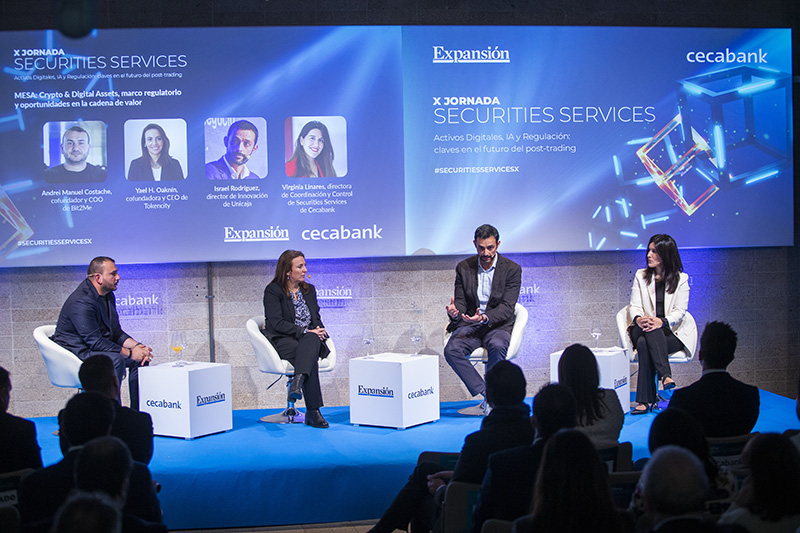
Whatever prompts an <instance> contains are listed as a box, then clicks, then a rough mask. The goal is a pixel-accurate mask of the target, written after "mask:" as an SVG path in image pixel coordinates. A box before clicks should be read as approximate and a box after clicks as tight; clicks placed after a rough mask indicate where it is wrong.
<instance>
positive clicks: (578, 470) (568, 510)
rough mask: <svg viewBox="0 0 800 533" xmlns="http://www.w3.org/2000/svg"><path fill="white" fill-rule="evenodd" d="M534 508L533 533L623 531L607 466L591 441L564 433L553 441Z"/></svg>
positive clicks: (541, 469) (546, 452) (536, 488)
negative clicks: (610, 486) (537, 532)
mask: <svg viewBox="0 0 800 533" xmlns="http://www.w3.org/2000/svg"><path fill="white" fill-rule="evenodd" d="M533 492H534V495H533V502H532V504H531V511H532V512H531V522H532V525H533V528H532V530H533V531H599V532H604V531H609V532H610V531H619V530H620V528H621V520H620V517H619V515H618V514H617V511H616V507H615V506H614V500H613V499H612V497H611V490H610V489H609V487H608V473H607V470H606V465H605V464H604V463H603V461H601V460H600V457H599V456H598V455H597V451H596V450H595V448H594V445H592V442H591V441H590V440H589V437H587V436H586V435H584V434H583V433H581V432H580V431H578V430H574V429H565V430H561V431H559V432H558V433H556V434H555V435H553V436H552V437H550V438H549V439H547V444H546V445H545V447H544V455H543V456H542V462H541V464H540V465H539V471H538V473H537V475H536V484H535V486H534V491H533Z"/></svg>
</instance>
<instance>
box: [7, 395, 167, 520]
mask: <svg viewBox="0 0 800 533" xmlns="http://www.w3.org/2000/svg"><path fill="white" fill-rule="evenodd" d="M113 422H114V406H113V404H112V400H110V399H108V398H107V397H106V396H104V395H102V394H100V393H97V392H85V393H82V394H76V395H75V396H73V397H72V398H71V399H70V400H69V401H68V402H67V405H66V407H65V408H64V410H63V412H62V413H61V430H62V431H63V432H64V434H65V437H66V438H67V441H68V442H69V444H70V447H69V451H68V452H67V455H66V456H64V458H63V459H62V460H61V461H59V462H58V463H56V464H54V465H51V466H48V467H47V468H44V469H42V470H37V471H36V472H33V473H32V474H31V475H29V476H28V477H26V478H25V479H24V480H23V481H22V484H21V486H20V490H19V511H20V516H21V519H22V525H23V527H28V526H31V525H34V524H37V523H40V524H41V523H42V522H48V523H49V522H51V521H52V520H53V517H54V516H55V514H56V511H57V510H58V508H59V506H61V504H63V503H64V501H66V499H67V496H68V494H69V492H70V490H72V488H73V487H74V485H75V480H74V473H75V464H76V462H77V460H78V456H79V455H80V451H81V448H82V447H83V445H84V444H86V443H87V442H89V441H90V440H92V439H95V438H97V437H103V436H107V435H108V434H109V432H110V431H111V425H112V423H113ZM125 511H126V512H129V513H131V514H134V515H136V516H138V517H139V518H142V519H144V520H150V521H159V520H161V505H160V504H159V502H158V498H157V497H156V494H155V490H154V488H153V481H152V478H151V477H150V471H149V470H148V469H147V466H145V465H144V464H142V463H135V464H134V468H133V473H132V474H131V481H130V488H129V490H128V498H127V502H126V504H125Z"/></svg>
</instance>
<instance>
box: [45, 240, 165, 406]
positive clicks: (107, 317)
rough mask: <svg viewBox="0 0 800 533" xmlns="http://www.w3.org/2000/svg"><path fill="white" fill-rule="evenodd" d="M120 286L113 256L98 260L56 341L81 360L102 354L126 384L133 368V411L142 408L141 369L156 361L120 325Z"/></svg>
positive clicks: (64, 315) (63, 317)
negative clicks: (118, 288)
mask: <svg viewBox="0 0 800 533" xmlns="http://www.w3.org/2000/svg"><path fill="white" fill-rule="evenodd" d="M117 283H119V273H118V272H117V265H116V264H114V260H113V259H111V258H110V257H103V256H100V257H95V258H94V259H92V262H91V263H89V268H88V269H87V275H86V279H85V280H83V281H82V282H81V283H80V285H78V288H77V289H75V291H73V293H72V294H70V295H69V298H67V301H66V302H64V306H63V307H62V308H61V313H60V314H59V316H58V323H57V324H56V332H55V334H54V335H53V341H55V342H56V343H58V344H60V345H61V346H63V347H64V348H66V349H67V350H69V351H70V352H72V353H74V354H75V355H77V356H78V357H79V358H80V359H82V360H84V361H85V360H86V359H88V358H89V357H90V356H92V355H96V354H102V355H105V356H107V357H109V358H111V360H112V361H113V362H114V371H115V372H116V374H117V379H118V380H119V381H120V383H122V380H123V379H124V378H125V369H126V368H128V369H130V372H129V373H130V377H129V382H128V387H129V389H130V394H131V408H132V409H139V380H138V369H139V366H141V365H146V364H148V363H149V362H150V361H151V360H152V359H153V354H152V350H151V349H150V348H149V347H147V346H145V345H144V344H142V343H141V342H137V341H136V340H134V339H132V338H131V336H130V335H128V334H127V333H125V332H124V331H123V330H122V328H121V327H120V325H119V315H117V306H116V300H115V299H114V291H115V290H117Z"/></svg>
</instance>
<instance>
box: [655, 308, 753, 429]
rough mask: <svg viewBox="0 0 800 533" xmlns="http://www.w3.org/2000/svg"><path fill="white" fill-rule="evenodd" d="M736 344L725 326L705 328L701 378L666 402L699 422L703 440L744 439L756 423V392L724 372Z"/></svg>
mask: <svg viewBox="0 0 800 533" xmlns="http://www.w3.org/2000/svg"><path fill="white" fill-rule="evenodd" d="M736 340H737V335H736V332H735V331H734V330H733V328H731V327H730V326H729V325H728V324H726V323H724V322H711V323H709V324H707V325H706V327H705V329H704V330H703V335H702V336H701V337H700V353H699V354H698V357H699V359H700V361H701V362H702V363H703V376H702V377H701V378H700V380H699V381H696V382H695V383H693V384H691V385H689V386H688V387H683V388H682V389H678V390H676V391H675V392H673V393H672V399H671V400H670V402H669V407H677V408H679V409H683V410H684V411H686V412H687V413H689V414H690V415H692V416H693V417H694V419H695V420H697V421H698V422H700V425H701V426H702V427H703V433H705V435H706V437H734V436H736V435H744V434H746V433H750V432H751V431H752V430H753V426H755V425H756V421H757V420H758V412H759V407H760V400H759V393H758V388H757V387H754V386H752V385H748V384H746V383H742V382H741V381H738V380H736V379H734V378H733V376H731V375H730V374H728V371H727V370H726V369H727V368H728V365H729V364H731V361H733V354H734V352H735V351H736Z"/></svg>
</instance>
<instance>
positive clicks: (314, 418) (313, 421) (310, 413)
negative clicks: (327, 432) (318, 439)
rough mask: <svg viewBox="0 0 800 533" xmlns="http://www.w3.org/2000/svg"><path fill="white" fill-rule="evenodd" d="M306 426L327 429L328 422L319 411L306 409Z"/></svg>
mask: <svg viewBox="0 0 800 533" xmlns="http://www.w3.org/2000/svg"><path fill="white" fill-rule="evenodd" d="M306 425H307V426H311V427H312V428H326V427H328V422H327V421H326V420H325V419H324V418H322V413H320V412H319V409H306Z"/></svg>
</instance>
